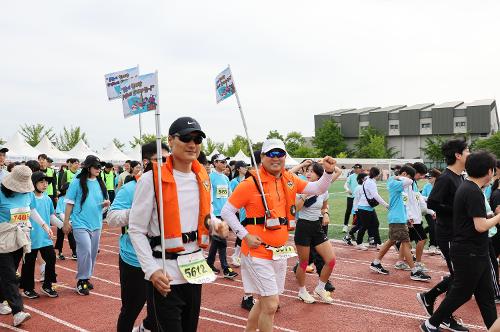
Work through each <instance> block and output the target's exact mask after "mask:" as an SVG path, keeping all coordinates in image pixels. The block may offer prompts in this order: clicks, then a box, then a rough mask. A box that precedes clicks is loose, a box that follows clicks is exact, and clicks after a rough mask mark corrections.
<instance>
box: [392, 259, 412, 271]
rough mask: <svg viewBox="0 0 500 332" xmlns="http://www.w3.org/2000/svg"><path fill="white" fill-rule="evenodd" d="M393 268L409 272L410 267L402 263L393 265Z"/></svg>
mask: <svg viewBox="0 0 500 332" xmlns="http://www.w3.org/2000/svg"><path fill="white" fill-rule="evenodd" d="M394 268H395V269H396V270H403V271H411V268H410V266H409V265H408V264H406V263H405V262H402V261H399V262H396V264H394Z"/></svg>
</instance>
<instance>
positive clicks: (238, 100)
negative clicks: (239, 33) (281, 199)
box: [227, 65, 271, 218]
mask: <svg viewBox="0 0 500 332" xmlns="http://www.w3.org/2000/svg"><path fill="white" fill-rule="evenodd" d="M227 67H228V68H229V72H230V73H231V76H232V81H233V86H234V95H235V96H236V102H237V103H238V109H239V110H240V116H241V121H242V122H243V128H244V129H245V135H246V136H247V142H248V148H249V149H250V158H252V162H253V164H254V165H255V169H256V172H255V173H257V179H258V182H259V188H260V192H261V193H262V201H263V202H264V209H265V210H266V217H267V218H270V217H271V212H270V211H269V208H268V205H267V199H266V196H265V195H264V188H263V186H262V180H261V179H260V172H259V165H257V162H256V161H255V155H254V153H253V147H252V141H251V140H250V135H248V128H247V122H246V120H245V114H244V113H243V108H242V107H241V103H240V97H239V96H238V90H237V89H236V83H235V81H234V75H233V72H232V71H231V66H230V65H228V66H227Z"/></svg>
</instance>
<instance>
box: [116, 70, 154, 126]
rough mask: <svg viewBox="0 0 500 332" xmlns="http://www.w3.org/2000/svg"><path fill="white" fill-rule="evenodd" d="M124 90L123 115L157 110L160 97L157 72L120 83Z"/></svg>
mask: <svg viewBox="0 0 500 332" xmlns="http://www.w3.org/2000/svg"><path fill="white" fill-rule="evenodd" d="M120 89H121V91H122V103H123V116H124V117H125V118H128V117H129V116H132V115H136V114H140V113H145V112H149V111H155V110H156V107H157V106H158V104H157V98H158V77H157V75H156V73H151V74H146V75H139V76H137V77H135V78H132V79H130V80H128V81H125V82H123V83H122V84H121V85H120Z"/></svg>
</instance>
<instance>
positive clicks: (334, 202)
mask: <svg viewBox="0 0 500 332" xmlns="http://www.w3.org/2000/svg"><path fill="white" fill-rule="evenodd" d="M344 182H345V181H344V180H338V181H335V182H334V183H332V185H331V186H330V189H329V192H330V201H329V205H330V226H329V228H328V237H329V238H330V239H339V240H341V239H342V238H343V237H344V233H342V226H343V225H344V213H345V208H346V205H347V201H346V197H347V193H345V192H344ZM425 182H426V181H421V182H419V188H422V187H423V186H424V184H425ZM377 186H378V192H379V194H380V196H382V198H383V199H384V200H385V201H386V202H387V203H389V193H388V191H387V187H386V182H382V181H378V182H377ZM375 210H376V211H377V216H378V220H379V222H380V228H381V229H380V237H381V239H382V242H384V241H385V240H386V239H387V237H388V235H387V234H388V230H387V227H388V225H387V210H386V209H385V208H384V207H383V206H380V205H379V206H377V207H376V208H375ZM351 224H352V216H351V219H350V220H349V226H351ZM367 237H368V234H366V235H365V241H367Z"/></svg>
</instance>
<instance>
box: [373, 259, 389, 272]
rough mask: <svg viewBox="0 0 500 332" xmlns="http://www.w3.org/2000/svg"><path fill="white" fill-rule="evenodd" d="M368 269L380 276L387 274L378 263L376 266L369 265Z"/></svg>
mask: <svg viewBox="0 0 500 332" xmlns="http://www.w3.org/2000/svg"><path fill="white" fill-rule="evenodd" d="M370 269H371V270H373V271H375V272H377V273H380V274H386V275H387V274H389V271H387V270H386V269H384V267H383V266H382V264H380V263H378V264H375V263H373V262H372V263H371V264H370Z"/></svg>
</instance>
